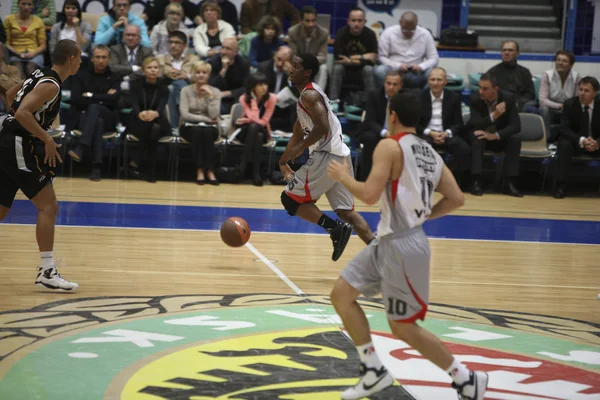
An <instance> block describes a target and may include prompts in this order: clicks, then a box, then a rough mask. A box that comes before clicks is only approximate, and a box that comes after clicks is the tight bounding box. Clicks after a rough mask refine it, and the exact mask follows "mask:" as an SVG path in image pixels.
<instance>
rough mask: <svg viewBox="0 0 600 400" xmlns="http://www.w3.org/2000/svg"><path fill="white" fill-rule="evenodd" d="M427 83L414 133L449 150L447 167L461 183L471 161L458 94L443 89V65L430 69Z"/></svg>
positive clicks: (435, 146)
mask: <svg viewBox="0 0 600 400" xmlns="http://www.w3.org/2000/svg"><path fill="white" fill-rule="evenodd" d="M427 83H428V84H429V88H430V89H429V90H423V92H422V93H421V118H420V120H419V123H418V124H417V134H418V135H419V136H421V137H424V138H425V140H427V142H428V143H429V144H431V145H432V146H433V147H434V148H435V149H442V150H445V151H447V152H448V153H449V155H450V159H449V160H448V168H450V170H451V171H452V173H453V174H454V176H455V177H456V179H457V181H459V184H460V183H463V182H464V178H466V176H465V172H466V171H467V170H468V168H469V166H470V163H471V148H470V147H469V145H468V144H467V142H466V141H465V139H466V138H465V136H466V135H465V132H464V124H463V119H462V111H461V98H460V96H459V95H458V94H456V93H454V92H452V91H450V90H446V89H445V87H446V85H447V84H448V80H447V79H446V70H444V69H443V68H440V67H436V68H434V69H432V70H431V73H430V74H429V79H428V80H427Z"/></svg>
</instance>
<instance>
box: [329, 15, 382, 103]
mask: <svg viewBox="0 0 600 400" xmlns="http://www.w3.org/2000/svg"><path fill="white" fill-rule="evenodd" d="M366 22H367V20H366V18H365V12H364V11H363V10H362V9H361V8H358V7H355V8H353V9H351V10H350V14H349V15H348V25H346V26H344V27H343V28H340V29H339V30H338V31H337V34H336V35H335V46H334V49H333V55H334V58H335V64H334V65H333V73H332V74H331V82H330V84H329V98H330V99H331V100H338V99H339V98H340V94H341V91H342V86H343V83H346V82H350V83H353V84H355V85H358V84H361V83H363V82H364V90H366V91H367V92H368V91H371V90H374V89H375V64H377V35H375V32H373V31H372V30H371V29H370V28H368V27H366V26H365V23H366Z"/></svg>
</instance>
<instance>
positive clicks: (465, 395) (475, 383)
mask: <svg viewBox="0 0 600 400" xmlns="http://www.w3.org/2000/svg"><path fill="white" fill-rule="evenodd" d="M487 385H488V374H486V373H485V372H481V371H471V374H470V375H469V380H468V381H466V382H465V383H463V384H461V385H457V384H456V383H452V387H453V388H454V389H456V391H457V392H458V398H459V400H483V396H484V394H485V389H487Z"/></svg>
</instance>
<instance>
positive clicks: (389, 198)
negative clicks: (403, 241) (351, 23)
mask: <svg viewBox="0 0 600 400" xmlns="http://www.w3.org/2000/svg"><path fill="white" fill-rule="evenodd" d="M391 139H393V140H395V141H396V142H398V145H399V146H400V147H401V148H402V152H403V154H404V168H403V170H402V174H401V175H400V178H398V179H397V180H395V181H391V180H390V181H389V182H388V184H387V186H386V188H385V191H384V192H383V194H382V195H381V200H380V207H381V219H380V221H379V225H378V227H377V236H379V237H382V236H387V235H391V234H393V233H401V232H402V231H405V230H409V229H412V228H414V227H417V226H420V225H423V223H424V222H425V221H426V220H427V218H429V215H431V208H432V207H433V192H434V191H435V189H436V188H437V186H438V184H439V182H440V178H441V177H442V170H443V166H444V161H443V160H442V157H440V155H439V154H438V153H437V152H436V151H435V150H434V149H433V147H431V146H430V145H429V144H428V143H427V142H425V141H424V140H422V139H419V138H418V137H417V136H416V135H414V134H411V133H399V134H397V135H394V136H392V137H391Z"/></svg>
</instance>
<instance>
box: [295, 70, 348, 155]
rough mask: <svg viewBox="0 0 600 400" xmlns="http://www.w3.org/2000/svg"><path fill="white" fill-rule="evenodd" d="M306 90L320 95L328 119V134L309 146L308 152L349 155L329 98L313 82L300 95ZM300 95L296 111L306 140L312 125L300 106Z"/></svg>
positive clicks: (308, 114) (302, 106) (306, 110)
mask: <svg viewBox="0 0 600 400" xmlns="http://www.w3.org/2000/svg"><path fill="white" fill-rule="evenodd" d="M307 90H316V91H317V92H318V93H319V94H320V95H321V98H322V99H323V105H324V106H325V107H326V108H327V118H328V119H329V132H327V133H326V134H325V136H323V137H322V138H321V139H319V140H318V141H317V142H315V143H314V144H313V145H312V146H310V147H309V149H308V151H309V152H310V153H312V152H313V151H325V152H328V153H331V154H335V155H337V156H342V157H346V156H348V155H350V149H349V148H348V146H346V144H345V143H344V138H343V137H342V125H341V124H340V121H339V120H338V118H337V116H336V115H335V113H334V112H333V110H332V109H331V106H330V105H329V98H328V97H327V95H326V94H325V92H323V89H321V88H320V87H319V85H317V84H316V83H314V82H310V83H309V84H308V85H306V86H305V87H304V89H303V90H302V93H304V92H305V91H307ZM302 93H301V94H300V98H299V99H298V106H297V107H296V108H297V111H298V122H300V125H301V126H302V132H304V138H306V137H307V136H308V135H309V134H310V132H311V131H312V129H313V126H314V124H313V120H312V117H311V115H310V112H309V111H308V109H307V108H306V107H305V106H304V104H302Z"/></svg>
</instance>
